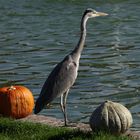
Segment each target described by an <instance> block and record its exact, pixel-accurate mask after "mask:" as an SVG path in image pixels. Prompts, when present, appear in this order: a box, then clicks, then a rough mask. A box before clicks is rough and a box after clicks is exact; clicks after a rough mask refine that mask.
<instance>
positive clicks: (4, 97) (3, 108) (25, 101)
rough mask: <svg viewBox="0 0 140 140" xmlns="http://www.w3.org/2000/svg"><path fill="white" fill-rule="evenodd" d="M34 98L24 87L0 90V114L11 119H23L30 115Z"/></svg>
mask: <svg viewBox="0 0 140 140" xmlns="http://www.w3.org/2000/svg"><path fill="white" fill-rule="evenodd" d="M33 108H34V98H33V95H32V93H31V91H30V90H29V89H28V88H26V87H24V86H11V87H3V88H0V114H2V115H3V116H7V117H12V118H16V119H19V118H24V117H26V116H28V115H29V114H31V113H32V110H33Z"/></svg>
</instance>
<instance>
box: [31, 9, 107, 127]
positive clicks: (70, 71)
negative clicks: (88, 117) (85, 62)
mask: <svg viewBox="0 0 140 140" xmlns="http://www.w3.org/2000/svg"><path fill="white" fill-rule="evenodd" d="M105 15H107V14H106V13H101V12H97V11H95V10H93V9H87V10H86V11H85V12H84V14H83V17H82V20H81V36H80V40H79V42H78V44H77V46H76V47H75V48H74V50H73V51H72V52H71V53H70V54H68V55H67V56H66V57H65V58H64V59H63V60H62V61H61V62H60V63H58V64H57V65H56V67H55V68H54V69H53V70H52V72H51V73H50V75H49V76H48V78H47V80H46V82H45V83H44V85H43V87H42V90H41V93H40V95H39V98H38V99H37V101H36V104H35V110H34V112H35V114H37V113H39V112H40V111H41V110H42V109H43V107H44V106H45V105H47V104H49V103H50V102H52V101H53V100H54V99H55V98H56V97H59V96H61V103H60V105H61V109H62V112H63V114H64V121H65V126H66V125H67V114H66V99H67V95H68V92H69V89H70V87H71V86H72V85H73V84H74V82H75V80H76V78H77V71H78V68H79V59H80V56H81V52H82V50H83V47H84V43H85V38H86V22H87V20H88V18H92V17H96V16H105Z"/></svg>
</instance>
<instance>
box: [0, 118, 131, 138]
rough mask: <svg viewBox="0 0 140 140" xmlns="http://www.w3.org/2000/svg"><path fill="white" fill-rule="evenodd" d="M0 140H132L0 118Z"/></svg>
mask: <svg viewBox="0 0 140 140" xmlns="http://www.w3.org/2000/svg"><path fill="white" fill-rule="evenodd" d="M0 140H132V139H130V138H128V137H124V136H113V135H111V134H106V133H102V132H100V133H98V134H97V133H96V134H93V133H90V132H82V131H80V130H71V129H68V128H65V127H58V128H56V127H50V126H47V125H42V124H35V123H31V122H20V121H15V120H13V119H7V118H0Z"/></svg>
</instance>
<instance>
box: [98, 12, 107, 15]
mask: <svg viewBox="0 0 140 140" xmlns="http://www.w3.org/2000/svg"><path fill="white" fill-rule="evenodd" d="M96 15H97V16H107V15H108V14H107V13H103V12H97V13H96Z"/></svg>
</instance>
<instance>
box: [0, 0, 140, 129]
mask: <svg viewBox="0 0 140 140" xmlns="http://www.w3.org/2000/svg"><path fill="white" fill-rule="evenodd" d="M139 6H140V2H139V1H138V0H133V1H131V0H116V1H112V0H107V1H105V2H103V1H99V0H88V2H87V1H84V0H71V1H70V0H68V1H66V0H57V1H55V0H40V1H34V0H30V1H27V0H22V1H20V2H17V1H14V0H8V1H6V0H0V48H1V50H0V86H1V87H2V86H7V85H11V84H20V85H24V86H26V87H28V88H29V89H31V91H32V92H33V94H34V97H35V99H36V98H37V97H38V95H39V93H40V90H41V87H42V85H43V83H44V81H45V80H46V78H47V76H48V74H49V73H50V72H51V70H52V68H53V67H54V66H55V65H56V64H57V63H58V62H59V61H60V60H62V59H63V57H64V56H65V55H66V54H68V53H69V52H70V51H71V50H72V49H73V48H74V46H75V45H76V44H77V42H78V39H79V35H80V30H79V25H80V19H81V16H82V13H83V11H84V10H85V9H86V8H87V7H91V8H95V9H96V10H98V11H103V12H107V13H109V16H108V17H100V18H96V19H94V20H92V19H91V20H89V21H88V25H87V32H88V34H87V38H86V45H85V48H84V51H83V53H82V57H81V60H80V68H79V75H78V78H77V80H76V82H75V84H74V86H73V87H72V88H71V90H70V94H69V96H68V102H67V104H68V117H69V119H70V120H71V121H75V122H77V121H78V122H88V120H89V116H90V115H91V112H92V111H93V110H94V109H95V108H96V107H97V106H98V105H100V104H101V103H102V102H103V101H105V100H112V101H115V102H119V103H121V104H123V105H125V106H126V107H127V108H128V109H129V110H130V111H131V113H132V115H133V119H134V122H133V126H132V129H138V130H140V121H139V118H140V109H139V108H140V91H139V90H140V88H139V83H140V63H139V61H140V54H139V53H140V30H139V29H140V16H139V13H140V8H139ZM41 114H45V115H48V116H54V117H57V118H61V119H63V116H62V113H61V110H60V107H59V99H56V100H54V101H53V106H52V107H51V108H50V109H47V110H46V109H44V110H43V111H42V112H41Z"/></svg>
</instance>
